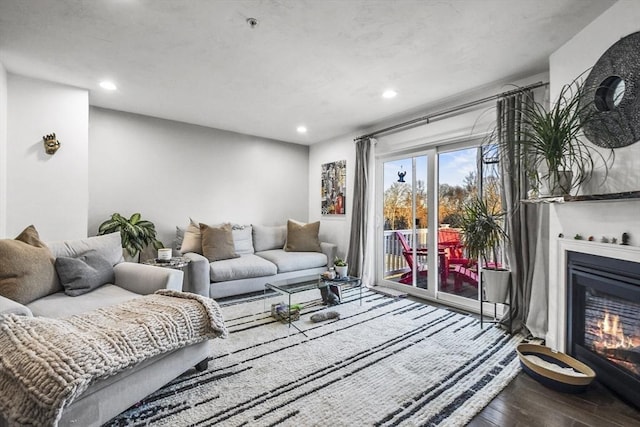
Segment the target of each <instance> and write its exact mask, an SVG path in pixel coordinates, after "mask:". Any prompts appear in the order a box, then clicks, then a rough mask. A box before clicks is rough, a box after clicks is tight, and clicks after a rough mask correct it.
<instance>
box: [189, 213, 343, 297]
mask: <svg viewBox="0 0 640 427" xmlns="http://www.w3.org/2000/svg"><path fill="white" fill-rule="evenodd" d="M288 227H289V224H287V225H281V226H263V225H245V226H237V225H236V226H233V230H232V233H233V245H234V248H235V252H236V254H238V255H239V256H238V257H235V258H230V259H222V260H216V261H210V260H209V259H208V258H206V257H205V256H203V255H202V254H200V253H197V244H196V245H192V244H191V243H190V242H187V240H189V228H190V229H191V231H192V232H194V233H195V232H196V229H197V227H195V222H193V221H192V223H191V224H190V226H189V227H188V228H187V230H185V231H183V233H184V239H181V236H180V231H179V232H178V233H179V234H178V243H179V248H180V252H181V253H182V254H183V256H185V257H187V258H189V259H190V260H191V262H190V263H189V266H188V268H187V279H186V284H185V289H184V290H185V291H188V292H194V293H197V294H200V295H203V296H208V297H210V298H214V299H215V298H223V297H227V296H232V295H239V294H245V293H250V292H256V291H262V290H264V285H265V284H266V283H269V282H271V281H274V280H280V279H289V278H294V277H302V276H309V275H313V274H321V273H323V272H325V271H326V270H327V269H328V268H329V267H331V265H332V264H333V260H334V258H335V256H336V251H337V246H336V245H334V244H331V243H326V242H319V241H318V243H319V246H318V251H296V250H291V249H295V247H294V248H292V247H291V245H289V247H287V245H288V241H287V236H288V230H289V228H288ZM313 238H315V239H317V236H315V237H313ZM182 243H185V244H186V247H185V245H183V244H182ZM303 246H304V245H303ZM194 249H195V250H194Z"/></svg>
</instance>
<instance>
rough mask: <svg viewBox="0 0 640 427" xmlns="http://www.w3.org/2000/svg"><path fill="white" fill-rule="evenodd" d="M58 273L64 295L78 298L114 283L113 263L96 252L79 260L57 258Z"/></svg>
mask: <svg viewBox="0 0 640 427" xmlns="http://www.w3.org/2000/svg"><path fill="white" fill-rule="evenodd" d="M55 266H56V272H57V273H58V278H59V279H60V283H61V284H62V286H64V293H65V294H67V295H69V296H72V297H77V296H78V295H82V294H86V293H87V292H91V291H93V290H94V289H97V288H99V287H100V286H102V285H106V284H107V283H113V281H114V278H115V277H114V274H113V266H112V265H111V263H110V262H109V261H108V260H107V259H106V258H104V257H103V256H102V255H100V254H99V253H98V252H96V251H88V252H85V253H84V254H82V255H80V256H79V257H77V258H70V257H58V258H56V263H55Z"/></svg>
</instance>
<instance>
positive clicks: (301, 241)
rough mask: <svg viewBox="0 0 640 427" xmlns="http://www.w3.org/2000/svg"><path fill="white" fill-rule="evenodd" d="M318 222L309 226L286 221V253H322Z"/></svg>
mask: <svg viewBox="0 0 640 427" xmlns="http://www.w3.org/2000/svg"><path fill="white" fill-rule="evenodd" d="M319 232H320V221H316V222H312V223H309V224H303V223H299V222H297V221H293V220H289V221H287V244H286V246H285V247H284V250H285V251H287V252H322V249H321V248H320V238H319V237H318V233H319Z"/></svg>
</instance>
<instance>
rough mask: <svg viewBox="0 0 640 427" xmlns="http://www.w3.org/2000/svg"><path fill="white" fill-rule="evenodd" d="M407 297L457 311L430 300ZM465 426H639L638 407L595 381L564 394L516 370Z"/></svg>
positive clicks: (639, 415)
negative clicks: (572, 392) (504, 386)
mask: <svg viewBox="0 0 640 427" xmlns="http://www.w3.org/2000/svg"><path fill="white" fill-rule="evenodd" d="M409 298H412V299H414V300H415V301H421V302H423V303H426V304H430V305H434V306H439V307H444V308H448V309H449V310H453V311H458V310H455V309H452V308H451V307H446V306H442V305H440V304H437V303H434V302H431V301H429V302H426V301H424V300H421V299H419V298H414V297H409ZM474 316H475V317H479V316H476V315H474ZM467 426H468V427H495V426H500V427H636V426H637V427H640V410H638V409H635V408H634V407H633V406H631V405H629V404H627V403H626V402H624V401H623V400H621V399H620V398H619V397H617V396H616V395H615V394H614V393H612V392H611V391H610V390H609V389H608V388H606V387H605V386H603V385H602V384H600V383H598V382H597V381H594V383H593V384H591V386H590V387H589V389H588V390H587V391H586V392H585V393H581V394H567V393H560V392H558V391H555V390H552V389H550V388H547V387H545V386H543V385H542V384H540V383H538V382H537V381H536V380H534V379H533V378H531V377H530V376H528V375H527V374H526V373H524V372H520V373H519V374H518V376H516V378H515V379H514V380H513V381H512V382H511V383H510V384H509V385H508V386H507V387H506V388H505V389H504V390H502V392H501V393H500V394H498V395H497V396H496V397H495V398H494V399H493V400H492V401H491V403H490V404H489V405H487V406H486V407H485V408H484V409H483V410H482V411H481V412H480V413H478V415H476V417H475V418H474V419H473V420H471V422H470V423H469V424H468V425H467Z"/></svg>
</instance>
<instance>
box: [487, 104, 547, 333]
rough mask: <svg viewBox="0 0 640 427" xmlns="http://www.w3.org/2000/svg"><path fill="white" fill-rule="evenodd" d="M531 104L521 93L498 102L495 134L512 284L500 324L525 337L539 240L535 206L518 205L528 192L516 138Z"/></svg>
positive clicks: (525, 160) (522, 151) (525, 162)
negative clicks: (508, 306) (524, 110)
mask: <svg viewBox="0 0 640 427" xmlns="http://www.w3.org/2000/svg"><path fill="white" fill-rule="evenodd" d="M531 102H533V92H532V91H524V92H521V93H518V94H515V95H512V96H509V97H504V98H501V99H499V100H498V105H497V128H496V129H497V132H496V137H497V138H498V144H499V146H500V167H501V175H502V187H503V192H502V193H503V204H504V207H505V209H506V212H507V215H506V228H507V233H508V235H509V242H508V243H507V244H506V253H507V258H508V263H509V267H510V269H511V280H512V288H511V289H512V290H513V298H512V307H511V309H510V311H509V313H508V314H507V316H505V318H504V319H503V321H502V324H503V325H506V324H507V322H508V320H509V318H511V319H512V321H513V327H514V330H515V331H518V330H522V331H523V333H525V335H526V334H528V333H529V331H528V330H527V328H526V325H525V323H526V321H527V318H528V317H529V310H530V307H531V305H530V303H531V295H532V288H533V285H534V271H535V261H536V247H537V241H538V239H539V224H538V220H539V212H538V210H539V206H538V205H537V204H530V203H521V200H524V199H527V192H528V191H529V180H528V174H527V171H528V169H529V168H528V164H529V162H528V159H530V157H529V155H528V153H527V152H526V146H524V145H523V144H520V143H519V142H520V139H519V135H520V134H521V131H522V129H523V126H525V124H524V123H523V120H522V111H523V109H524V108H526V105H527V103H531Z"/></svg>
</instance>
